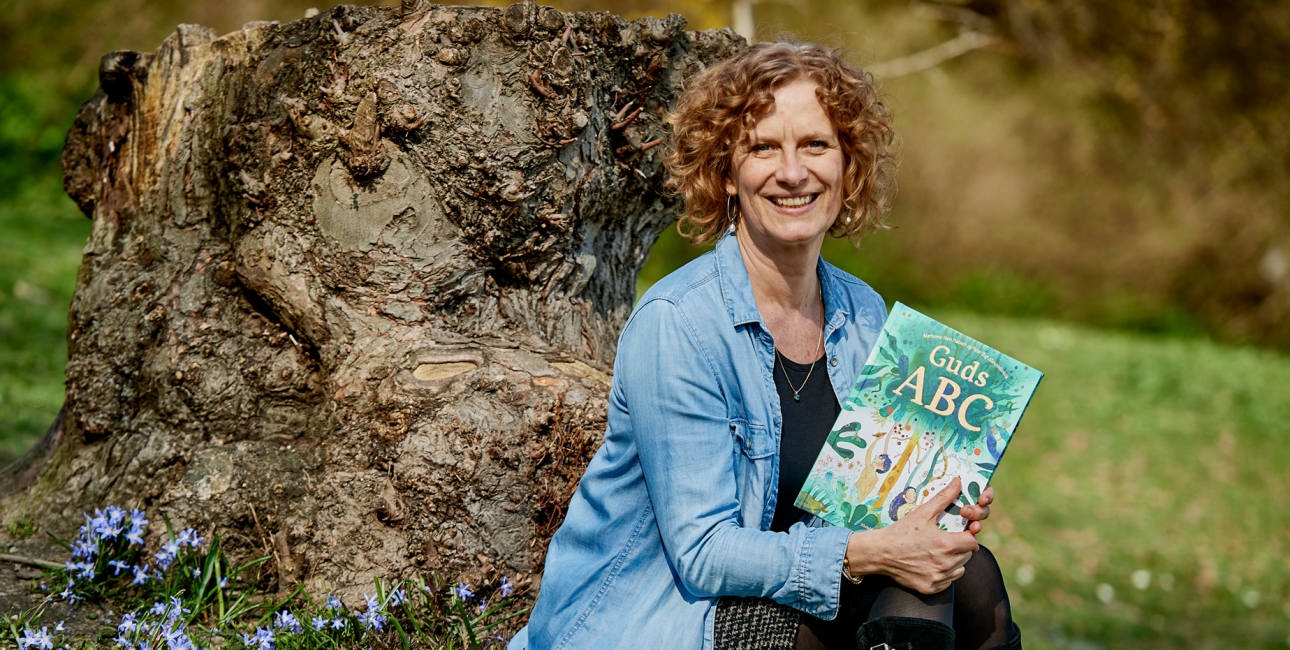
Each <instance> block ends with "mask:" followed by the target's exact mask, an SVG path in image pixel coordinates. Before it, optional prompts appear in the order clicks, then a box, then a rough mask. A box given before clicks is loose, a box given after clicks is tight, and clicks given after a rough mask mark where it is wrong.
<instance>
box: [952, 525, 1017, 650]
mask: <svg viewBox="0 0 1290 650" xmlns="http://www.w3.org/2000/svg"><path fill="white" fill-rule="evenodd" d="M964 568H965V569H966V573H964V574H963V577H962V578H959V579H958V580H956V581H955V582H954V595H955V597H954V633H955V648H956V650H988V649H990V648H1020V647H1021V635H1020V632H1019V631H1015V632H1014V629H1015V628H1014V626H1013V623H1012V607H1011V606H1010V605H1009V603H1008V590H1007V589H1006V588H1005V587H1004V585H1003V573H1002V572H1000V570H999V563H998V562H997V561H995V559H994V554H993V553H991V552H990V549H988V548H986V547H984V546H982V547H981V550H979V551H977V552H976V553H975V554H974V555H973V556H972V559H970V560H968V563H967V564H966V565H965V566H964ZM1014 640H1015V644H1013V645H1005V644H1008V643H1009V642H1012V641H1014Z"/></svg>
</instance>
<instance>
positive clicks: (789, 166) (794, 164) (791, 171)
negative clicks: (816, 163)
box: [776, 149, 807, 187]
mask: <svg viewBox="0 0 1290 650" xmlns="http://www.w3.org/2000/svg"><path fill="white" fill-rule="evenodd" d="M776 176H777V177H778V178H777V180H778V181H779V182H780V183H783V184H784V185H787V186H789V187H797V186H798V185H801V184H802V183H803V182H805V181H806V176H807V171H806V167H803V166H802V162H801V160H799V159H798V157H797V152H796V151H793V150H790V149H785V150H784V155H783V158H782V160H781V163H780V166H779V173H778V174H776Z"/></svg>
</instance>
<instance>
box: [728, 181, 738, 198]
mask: <svg viewBox="0 0 1290 650" xmlns="http://www.w3.org/2000/svg"><path fill="white" fill-rule="evenodd" d="M726 196H739V188H737V187H735V182H734V181H732V180H730V179H729V178H727V179H726Z"/></svg>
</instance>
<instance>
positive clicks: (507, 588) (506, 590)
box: [497, 576, 515, 598]
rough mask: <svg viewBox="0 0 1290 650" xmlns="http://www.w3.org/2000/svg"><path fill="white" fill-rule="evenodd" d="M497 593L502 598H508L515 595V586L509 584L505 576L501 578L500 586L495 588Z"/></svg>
mask: <svg viewBox="0 0 1290 650" xmlns="http://www.w3.org/2000/svg"><path fill="white" fill-rule="evenodd" d="M497 592H498V593H500V594H501V595H502V598H510V596H511V594H513V593H515V585H513V584H511V581H510V579H508V578H507V577H506V576H502V584H501V586H499V587H498V588H497Z"/></svg>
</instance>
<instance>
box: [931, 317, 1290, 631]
mask: <svg viewBox="0 0 1290 650" xmlns="http://www.w3.org/2000/svg"><path fill="white" fill-rule="evenodd" d="M932 315H933V316H934V317H936V318H939V319H941V320H943V321H944V322H946V323H947V324H949V325H951V326H953V327H955V328H958V329H960V330H962V331H964V332H966V333H968V334H971V335H972V336H974V337H976V338H979V339H980V340H982V341H985V342H987V343H989V344H990V345H992V346H995V347H997V348H999V349H1000V350H1002V351H1004V352H1007V353H1008V354H1010V355H1012V356H1015V357H1017V358H1018V359H1021V360H1023V361H1025V362H1026V363H1029V364H1031V365H1032V366H1034V367H1036V368H1038V369H1040V370H1042V371H1043V372H1044V373H1045V378H1044V380H1043V383H1042V384H1041V385H1040V387H1039V391H1038V392H1037V394H1036V396H1035V399H1034V401H1033V403H1032V404H1031V407H1030V409H1029V410H1028V411H1027V413H1026V416H1025V418H1024V419H1023V420H1022V423H1021V426H1020V427H1019V429H1018V431H1017V434H1016V437H1015V438H1014V440H1013V443H1012V445H1011V446H1010V447H1009V449H1008V452H1007V455H1006V456H1005V458H1004V460H1003V462H1002V463H1001V466H1000V471H999V474H998V475H997V476H996V479H995V482H994V485H995V489H996V491H997V493H998V505H997V507H996V508H995V510H994V514H993V515H992V517H991V519H990V522H989V524H990V525H989V526H988V527H987V528H988V530H987V532H986V533H984V534H983V536H982V540H983V542H984V543H985V544H986V545H987V546H990V547H992V549H993V550H995V551H996V552H997V554H998V556H999V558H1000V562H1001V564H1002V566H1003V568H1004V572H1005V575H1006V577H1007V579H1008V583H1009V591H1010V593H1011V595H1012V598H1013V605H1014V608H1015V611H1016V615H1017V618H1018V620H1019V621H1020V622H1021V623H1022V625H1023V629H1024V630H1025V631H1026V646H1027V647H1028V648H1067V647H1083V648H1096V647H1106V648H1205V647H1213V648H1220V647H1227V648H1285V647H1286V646H1287V643H1290V638H1288V637H1290V512H1287V507H1286V506H1287V505H1288V504H1290V499H1287V497H1286V496H1285V495H1286V488H1287V487H1288V486H1290V480H1287V479H1288V478H1290V474H1288V473H1287V471H1286V469H1285V468H1286V467H1290V444H1287V443H1290V435H1287V434H1288V433H1290V424H1287V423H1288V422H1290V390H1286V388H1285V387H1286V386H1287V385H1290V358H1287V357H1285V356H1281V355H1277V354H1275V353H1271V352H1267V351H1260V350H1254V349H1237V348H1231V347H1225V346H1220V345H1216V344H1212V343H1209V342H1206V341H1203V340H1186V339H1164V338H1152V337H1148V336H1142V335H1131V334H1120V333H1108V332H1105V331H1098V330H1091V329H1081V328H1078V327H1072V326H1068V325H1064V324H1058V323H1052V322H1044V321H1025V320H1015V319H1005V318H989V317H984V316H978V315H971V314H965V313H939V312H936V311H933V312H932Z"/></svg>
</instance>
